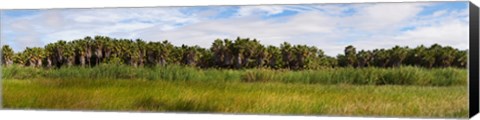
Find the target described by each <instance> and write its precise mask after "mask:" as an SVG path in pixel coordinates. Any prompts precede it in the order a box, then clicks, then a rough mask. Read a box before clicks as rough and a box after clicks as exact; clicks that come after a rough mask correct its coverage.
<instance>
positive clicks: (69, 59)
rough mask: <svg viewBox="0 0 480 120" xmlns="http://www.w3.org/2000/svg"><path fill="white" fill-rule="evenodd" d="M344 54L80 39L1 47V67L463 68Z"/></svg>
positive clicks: (436, 52)
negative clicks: (16, 48)
mask: <svg viewBox="0 0 480 120" xmlns="http://www.w3.org/2000/svg"><path fill="white" fill-rule="evenodd" d="M344 51H345V52H344V54H339V55H338V56H336V57H331V56H327V55H325V54H324V53H323V50H322V49H319V48H316V47H314V46H307V45H291V44H290V43H287V42H284V43H283V44H281V45H280V47H276V46H265V45H262V44H260V42H259V41H258V40H256V39H253V40H251V39H249V38H240V37H238V38H237V39H235V40H229V39H224V40H221V39H217V40H215V41H214V42H213V43H212V45H211V47H210V48H201V47H199V46H187V45H182V46H174V45H172V44H171V43H170V42H168V41H166V40H165V41H162V42H145V41H143V40H141V39H137V40H130V39H115V38H110V37H106V36H95V37H94V38H92V37H85V38H83V39H78V40H73V41H69V42H66V41H63V40H60V41H58V42H55V43H50V44H48V45H46V46H45V47H43V48H40V47H33V48H28V47H27V48H26V49H25V50H24V51H23V52H18V53H15V52H14V51H13V50H12V49H11V48H10V47H9V46H8V45H4V46H3V47H2V64H3V65H5V66H9V65H12V64H17V65H21V66H31V67H44V68H60V67H70V66H82V67H93V66H96V65H99V64H111V63H115V64H125V65H129V66H133V67H144V66H157V65H160V66H164V65H170V64H172V65H183V66H193V67H198V68H222V69H248V68H269V69H290V70H305V69H322V68H335V67H355V68H363V67H381V68H389V67H400V66H418V67H425V68H445V67H457V68H465V67H466V65H467V51H466V50H459V49H455V48H452V47H450V46H441V45H439V44H434V45H432V46H428V47H426V46H423V45H420V46H418V47H415V48H408V47H401V46H395V47H393V48H390V49H383V48H382V49H374V50H360V51H357V50H356V48H355V47H354V46H351V45H350V46H346V47H345V50H344Z"/></svg>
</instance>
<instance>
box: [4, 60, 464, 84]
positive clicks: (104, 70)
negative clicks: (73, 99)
mask: <svg viewBox="0 0 480 120" xmlns="http://www.w3.org/2000/svg"><path fill="white" fill-rule="evenodd" d="M2 72H3V78H4V79H35V78H45V79H62V80H70V79H82V80H84V79H142V80H166V81H216V82H228V81H242V82H282V83H305V84H354V85H420V86H450V85H466V84H467V70H466V69H459V68H434V69H426V68H420V67H411V66H403V67H398V68H373V67H370V68H330V69H319V70H302V71H291V70H272V69H244V70H231V69H199V68H194V67H184V66H177V65H169V66H157V67H138V68H135V67H131V66H126V65H100V66H97V67H93V68H85V67H64V68H60V69H42V68H31V67H20V66H11V67H6V68H4V69H3V71H2Z"/></svg>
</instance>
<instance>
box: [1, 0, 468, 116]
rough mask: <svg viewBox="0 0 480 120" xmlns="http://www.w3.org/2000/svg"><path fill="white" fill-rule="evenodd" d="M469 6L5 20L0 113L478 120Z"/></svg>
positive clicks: (146, 12) (162, 11) (37, 13)
mask: <svg viewBox="0 0 480 120" xmlns="http://www.w3.org/2000/svg"><path fill="white" fill-rule="evenodd" d="M468 16H469V12H468V2H410V3H355V4H352V3H351V4H296V5H249V6H227V5H225V6H183V7H167V6H165V7H148V8H147V7H145V8H88V9H31V10H2V11H1V16H0V17H1V19H0V20H1V44H2V46H1V47H2V48H1V63H2V66H1V71H2V72H1V73H2V75H1V76H2V77H1V78H2V80H1V88H2V89H1V91H2V96H1V98H2V100H1V102H2V103H1V105H2V108H3V109H30V110H32V109H33V110H67V111H70V110H71V111H122V112H174V113H221V114H262V115H306V116H381V117H422V118H467V117H468V112H469V111H468V108H469V107H468V86H467V84H468V82H467V81H468V74H467V73H468V69H467V64H468V63H467V61H468V55H467V51H468V49H469V42H468V35H469V33H468V32H469V27H468V26H469V22H468V21H469V17H468Z"/></svg>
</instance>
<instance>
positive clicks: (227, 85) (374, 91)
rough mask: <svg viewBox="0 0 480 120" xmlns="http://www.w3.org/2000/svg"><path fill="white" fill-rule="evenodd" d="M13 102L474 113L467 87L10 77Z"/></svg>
mask: <svg viewBox="0 0 480 120" xmlns="http://www.w3.org/2000/svg"><path fill="white" fill-rule="evenodd" d="M2 82H3V83H2V84H3V87H2V89H3V90H2V91H3V94H2V98H3V102H2V103H3V107H4V108H8V109H50V110H102V111H150V112H152V111H156V112H196V113H230V114H232V113H237V114H238V113H240V114H282V115H285V114H291V115H334V116H338V115H342V116H390V117H436V118H438V117H442V118H445V117H447V118H453V117H455V118H460V117H461V118H466V117H468V104H467V103H468V94H467V86H444V87H435V86H401V85H384V86H375V85H348V84H346V85H345V84H342V85H320V84H285V83H275V82H266V83H255V84H251V83H243V82H214V81H212V82H204V81H163V80H155V81H150V80H136V79H129V80H51V79H26V80H12V79H8V80H2Z"/></svg>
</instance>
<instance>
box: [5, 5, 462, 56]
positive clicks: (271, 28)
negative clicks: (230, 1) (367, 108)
mask: <svg viewBox="0 0 480 120" xmlns="http://www.w3.org/2000/svg"><path fill="white" fill-rule="evenodd" d="M428 5H431V4H425V3H378V4H322V5H304V6H302V5H286V6H241V7H239V9H238V11H237V13H235V14H234V17H233V18H229V19H218V20H210V19H209V17H207V16H215V15H218V14H220V13H221V11H223V10H226V9H229V7H221V6H215V7H218V9H217V8H209V9H207V10H198V11H190V13H185V12H184V11H189V10H188V9H189V8H180V7H175V8H174V7H166V8H115V9H68V10H47V11H45V12H42V13H41V14H40V15H36V16H31V17H28V19H26V18H24V19H20V18H19V19H18V20H10V22H8V23H11V24H7V25H6V26H7V27H6V28H7V29H9V31H10V32H9V33H11V32H12V31H13V32H14V33H32V34H29V36H30V38H29V39H30V40H33V39H36V40H37V42H31V43H25V44H19V45H18V46H17V47H20V48H22V47H23V48H24V47H25V46H29V45H33V44H35V45H38V44H45V43H49V42H53V41H56V40H59V39H64V40H73V39H78V38H83V37H85V36H87V35H90V36H92V35H108V36H112V37H118V38H130V39H135V38H142V39H144V40H148V41H161V40H165V39H168V40H169V41H171V42H172V43H173V44H175V45H181V44H187V45H200V46H202V47H210V45H211V43H212V41H213V40H215V39H217V38H221V39H223V38H230V39H234V38H236V37H237V36H241V37H250V38H257V39H259V40H261V41H260V42H262V43H263V44H267V45H276V46H278V45H279V44H280V43H282V42H284V41H286V42H290V43H292V44H307V45H314V46H317V47H318V48H321V49H323V50H324V51H325V53H326V54H328V55H331V56H336V54H338V53H341V52H343V49H344V47H345V46H347V45H350V44H351V45H354V46H357V49H358V50H360V49H373V48H385V47H391V46H393V45H410V46H416V45H418V44H432V43H434V42H438V43H440V44H445V45H451V46H454V47H458V48H465V47H468V22H465V21H466V20H468V11H467V9H464V10H461V11H448V10H440V11H436V12H435V13H433V14H432V15H430V16H418V13H419V12H421V11H422V10H423V8H424V7H425V6H428ZM230 9H231V8H230ZM286 10H290V11H297V12H298V14H296V15H293V16H284V17H277V18H268V19H265V18H264V17H262V15H267V16H268V15H275V14H279V13H282V12H284V11H286ZM182 11H183V12H182ZM346 11H348V12H347V14H345V12H346ZM259 13H260V14H259ZM344 14H345V15H344ZM3 25H4V23H2V26H3ZM404 27H413V28H415V29H412V30H408V31H400V29H401V28H404ZM2 28H3V29H5V28H4V27H2ZM22 35H25V34H22ZM22 35H20V34H17V35H16V36H22ZM4 37H5V36H4V33H2V39H3V38H4ZM10 39H12V38H10ZM16 39H20V38H15V40H16ZM12 40H14V39H12ZM22 40H24V41H28V40H27V38H22ZM39 40H41V41H40V42H38V41H39ZM22 45H23V46H22Z"/></svg>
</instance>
